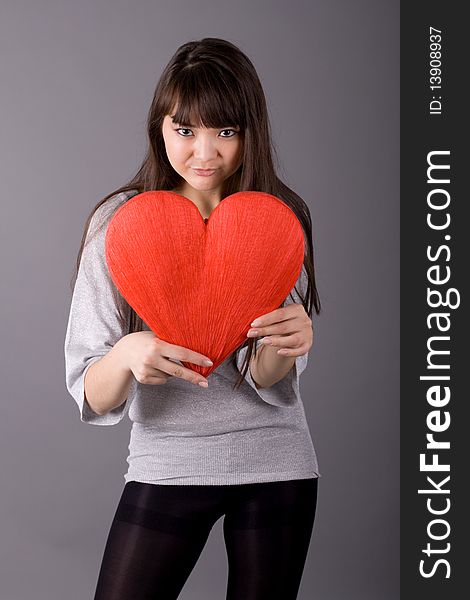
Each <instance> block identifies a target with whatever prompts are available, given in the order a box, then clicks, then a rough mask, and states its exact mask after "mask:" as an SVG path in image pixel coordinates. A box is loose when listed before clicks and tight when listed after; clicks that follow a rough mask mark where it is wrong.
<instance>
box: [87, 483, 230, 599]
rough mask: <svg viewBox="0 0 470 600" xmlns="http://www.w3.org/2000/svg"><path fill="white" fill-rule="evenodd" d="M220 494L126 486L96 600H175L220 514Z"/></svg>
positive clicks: (205, 489) (185, 488)
mask: <svg viewBox="0 0 470 600" xmlns="http://www.w3.org/2000/svg"><path fill="white" fill-rule="evenodd" d="M222 499H223V489H219V488H216V487H212V486H174V485H154V484H147V483H141V482H136V481H131V482H128V483H126V485H125V487H124V490H123V492H122V496H121V499H120V501H119V504H118V507H117V510H116V513H115V516H114V519H113V522H112V524H111V528H110V531H109V535H108V539H107V542H106V546H105V550H104V555H103V559H102V563H101V568H100V572H99V577H98V582H97V587H96V592H95V597H94V600H131V599H132V600H156V599H158V600H173V599H176V598H177V597H178V595H179V592H180V591H181V589H182V588H183V586H184V584H185V582H186V580H187V578H188V577H189V575H190V573H191V571H192V570H193V568H194V565H195V564H196V562H197V560H198V558H199V556H200V554H201V552H202V550H203V548H204V545H205V543H206V541H207V538H208V536H209V533H210V530H211V529H212V527H213V525H214V523H215V522H216V521H217V519H218V518H219V517H220V516H221V515H222V514H223V506H222Z"/></svg>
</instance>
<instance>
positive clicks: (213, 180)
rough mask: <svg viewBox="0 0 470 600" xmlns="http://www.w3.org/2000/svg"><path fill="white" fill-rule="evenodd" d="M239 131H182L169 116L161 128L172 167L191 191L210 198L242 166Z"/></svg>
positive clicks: (181, 127)
mask: <svg viewBox="0 0 470 600" xmlns="http://www.w3.org/2000/svg"><path fill="white" fill-rule="evenodd" d="M239 131H240V128H239V127H232V126H227V127H226V128H224V129H209V128H206V127H201V128H197V127H184V126H182V125H181V124H179V123H173V121H172V119H171V116H170V115H166V116H165V118H164V120H163V126H162V133H163V139H164V142H165V148H166V153H167V156H168V160H169V161H170V164H171V166H172V167H173V168H174V170H175V171H176V172H177V173H179V175H181V177H182V178H183V179H184V180H185V181H186V183H187V184H188V185H189V186H190V187H191V188H193V189H195V190H198V191H199V192H210V193H211V194H219V193H220V191H221V188H222V183H223V182H224V180H225V179H227V177H230V175H232V174H233V173H235V171H236V170H237V169H238V167H239V166H240V164H241V162H242V157H243V140H242V138H241V133H240V132H239ZM198 169H199V171H198ZM200 169H206V170H207V171H206V172H205V173H204V172H201V171H200Z"/></svg>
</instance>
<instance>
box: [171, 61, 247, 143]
mask: <svg viewBox="0 0 470 600" xmlns="http://www.w3.org/2000/svg"><path fill="white" fill-rule="evenodd" d="M241 96H242V95H241V94H240V91H239V89H238V86H237V84H236V82H235V81H230V80H227V77H224V74H223V73H220V71H219V70H218V69H214V67H213V66H211V67H209V66H206V65H203V64H200V65H198V66H192V67H190V68H187V69H185V70H183V71H182V72H181V73H180V74H179V77H177V78H176V81H175V83H174V89H173V93H172V94H171V106H170V107H169V111H174V112H172V113H171V116H172V117H173V121H174V122H175V123H178V124H180V125H182V126H185V127H186V126H187V127H209V128H221V127H226V126H239V127H240V129H241V130H242V131H243V130H244V129H245V128H246V119H245V117H244V115H245V110H244V108H243V105H242V101H241Z"/></svg>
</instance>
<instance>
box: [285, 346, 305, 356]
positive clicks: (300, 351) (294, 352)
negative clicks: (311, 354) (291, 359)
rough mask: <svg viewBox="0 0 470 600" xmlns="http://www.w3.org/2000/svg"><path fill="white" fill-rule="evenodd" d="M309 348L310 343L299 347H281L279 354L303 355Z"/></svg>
mask: <svg viewBox="0 0 470 600" xmlns="http://www.w3.org/2000/svg"><path fill="white" fill-rule="evenodd" d="M308 350H309V345H308V344H302V345H301V346H299V347H298V348H279V349H278V350H277V354H279V355H280V356H303V355H304V354H306V353H307V352H308Z"/></svg>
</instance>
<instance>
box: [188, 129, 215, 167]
mask: <svg viewBox="0 0 470 600" xmlns="http://www.w3.org/2000/svg"><path fill="white" fill-rule="evenodd" d="M193 154H194V158H196V159H197V160H200V161H201V163H203V162H204V161H210V160H211V159H213V158H215V157H216V156H217V147H216V145H215V143H214V141H213V140H211V139H210V138H209V137H206V136H200V137H199V138H198V139H196V140H195V142H194V148H193Z"/></svg>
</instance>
